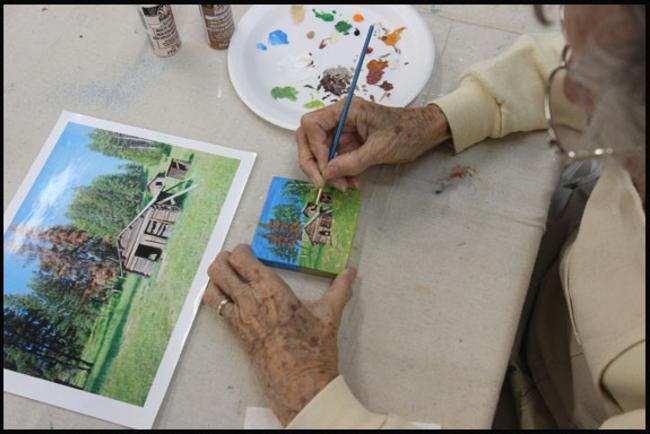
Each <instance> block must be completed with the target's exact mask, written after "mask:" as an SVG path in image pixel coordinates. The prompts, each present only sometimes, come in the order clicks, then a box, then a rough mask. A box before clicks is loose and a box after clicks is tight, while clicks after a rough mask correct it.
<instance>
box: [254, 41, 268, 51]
mask: <svg viewBox="0 0 650 434" xmlns="http://www.w3.org/2000/svg"><path fill="white" fill-rule="evenodd" d="M256 47H257V48H259V49H260V50H262V51H266V45H264V44H262V43H261V42H260V43H259V44H257V45H256Z"/></svg>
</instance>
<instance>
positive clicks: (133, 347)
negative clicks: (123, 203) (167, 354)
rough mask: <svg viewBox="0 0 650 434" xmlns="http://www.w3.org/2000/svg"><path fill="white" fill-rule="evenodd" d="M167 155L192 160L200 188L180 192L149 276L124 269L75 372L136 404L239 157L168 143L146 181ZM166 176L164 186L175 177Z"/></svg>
mask: <svg viewBox="0 0 650 434" xmlns="http://www.w3.org/2000/svg"><path fill="white" fill-rule="evenodd" d="M172 157H173V158H179V159H184V160H187V159H189V158H192V165H191V167H190V170H189V171H188V173H187V178H189V177H191V178H192V180H191V183H192V185H198V187H196V188H195V189H193V190H191V191H189V192H188V193H187V197H185V198H184V201H183V202H182V208H183V211H182V213H181V216H180V217H179V218H178V220H177V221H176V222H175V223H174V225H173V229H172V233H171V235H170V237H169V242H168V244H167V246H166V247H165V249H164V253H163V256H162V258H161V259H160V260H159V261H158V262H157V263H156V265H155V267H154V270H153V272H152V273H151V275H150V276H149V277H147V278H144V277H141V276H138V275H136V274H133V273H128V272H125V275H126V279H125V281H124V283H123V285H122V287H123V289H122V292H121V294H120V295H119V296H116V297H114V300H111V302H110V304H109V305H108V306H107V307H106V309H105V310H106V312H105V315H106V317H105V318H99V319H98V320H97V321H96V324H95V328H94V330H93V334H92V336H91V337H90V339H89V341H88V343H87V345H86V347H85V350H84V353H83V354H84V356H85V357H89V358H90V360H95V365H94V367H93V369H92V370H91V372H90V373H89V375H88V376H87V378H86V379H83V380H82V378H81V377H80V375H85V374H79V375H78V380H80V381H85V382H84V383H83V384H84V389H85V390H87V391H89V392H94V393H98V394H100V395H102V396H106V397H109V398H113V399H117V400H121V401H125V402H128V403H131V404H135V405H139V406H142V405H144V402H145V399H146V397H147V394H148V392H149V389H150V387H151V384H152V382H153V379H154V377H155V375H156V372H157V370H158V367H159V364H160V362H161V360H162V356H163V354H164V351H165V349H166V347H167V343H168V341H169V338H170V337H171V334H172V331H173V328H174V326H175V324H176V320H177V319H178V315H179V313H180V311H181V308H182V306H183V303H184V302H185V298H186V296H187V294H188V291H189V289H190V285H191V283H192V280H193V278H194V275H195V273H196V270H197V268H198V266H199V263H200V261H201V258H202V256H203V253H204V250H205V248H206V246H207V242H208V239H209V237H210V235H211V234H212V231H213V229H214V226H215V224H216V221H217V217H218V215H219V213H220V210H221V207H222V205H223V203H224V201H225V198H226V195H227V193H228V190H229V188H230V185H231V183H232V180H233V178H234V175H235V173H236V171H237V168H238V166H239V161H238V160H234V159H229V158H225V157H220V156H215V155H211V154H204V153H201V152H198V151H188V150H186V149H179V148H173V149H172V152H171V155H170V156H168V157H166V158H164V159H162V160H161V162H160V164H159V165H155V166H151V167H146V170H147V176H148V179H152V178H153V177H154V176H155V175H156V174H157V173H158V172H159V171H162V170H163V169H164V168H166V167H167V166H168V164H169V161H170V159H171V158H172ZM166 181H167V182H166V187H169V186H171V185H173V184H174V183H176V182H178V181H177V180H173V179H168V180H166ZM170 184H171V185H170ZM181 188H182V187H181ZM177 190H178V189H175V190H174V191H177ZM150 198H151V196H149V199H150ZM144 202H146V200H144V199H143V203H144Z"/></svg>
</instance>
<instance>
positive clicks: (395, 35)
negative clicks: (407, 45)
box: [379, 27, 406, 45]
mask: <svg viewBox="0 0 650 434" xmlns="http://www.w3.org/2000/svg"><path fill="white" fill-rule="evenodd" d="M404 29H406V27H400V28H399V29H395V30H393V31H392V32H390V33H389V34H387V35H386V36H381V37H380V38H379V39H381V40H382V41H384V44H386V45H395V44H397V41H399V40H400V38H401V36H400V33H402V32H403V31H404Z"/></svg>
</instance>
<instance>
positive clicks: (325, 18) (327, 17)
mask: <svg viewBox="0 0 650 434" xmlns="http://www.w3.org/2000/svg"><path fill="white" fill-rule="evenodd" d="M312 11H313V12H314V15H316V18H320V19H321V20H323V21H327V22H330V21H334V15H332V14H328V13H327V12H323V11H317V10H316V9H312Z"/></svg>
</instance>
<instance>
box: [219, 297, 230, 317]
mask: <svg viewBox="0 0 650 434" xmlns="http://www.w3.org/2000/svg"><path fill="white" fill-rule="evenodd" d="M226 304H228V299H227V298H224V299H223V300H221V302H220V303H219V306H218V307H217V313H218V314H219V316H223V315H221V308H222V307H224V306H225V305H226Z"/></svg>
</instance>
